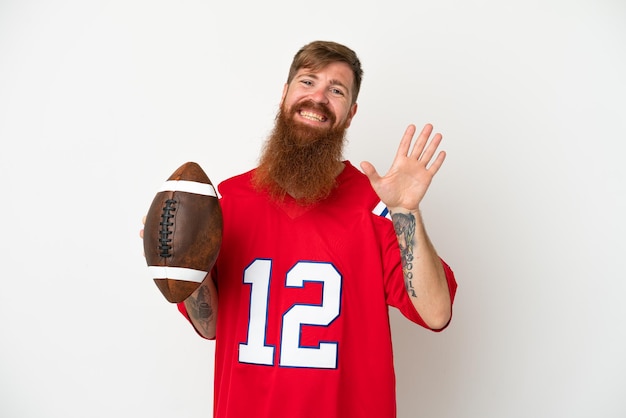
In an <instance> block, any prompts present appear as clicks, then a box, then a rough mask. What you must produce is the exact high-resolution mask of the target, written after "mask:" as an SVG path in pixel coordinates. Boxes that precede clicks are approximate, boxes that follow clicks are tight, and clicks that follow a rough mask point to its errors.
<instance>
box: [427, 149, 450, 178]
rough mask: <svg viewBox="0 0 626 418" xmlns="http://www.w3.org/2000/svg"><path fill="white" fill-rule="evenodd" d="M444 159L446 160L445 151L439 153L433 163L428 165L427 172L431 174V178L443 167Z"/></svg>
mask: <svg viewBox="0 0 626 418" xmlns="http://www.w3.org/2000/svg"><path fill="white" fill-rule="evenodd" d="M445 159H446V152H445V151H440V152H439V154H437V158H435V161H433V163H432V164H431V165H430V167H428V171H430V172H431V175H432V176H434V175H435V174H437V172H438V171H439V169H440V168H441V166H442V165H443V162H444V161H445Z"/></svg>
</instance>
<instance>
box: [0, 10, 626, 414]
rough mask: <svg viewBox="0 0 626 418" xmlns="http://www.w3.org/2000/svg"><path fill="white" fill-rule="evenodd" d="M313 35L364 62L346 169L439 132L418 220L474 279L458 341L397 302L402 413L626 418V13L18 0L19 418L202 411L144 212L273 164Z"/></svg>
mask: <svg viewBox="0 0 626 418" xmlns="http://www.w3.org/2000/svg"><path fill="white" fill-rule="evenodd" d="M315 39H325V40H335V41H339V42H342V43H345V44H347V45H348V46H350V47H352V48H353V49H355V50H356V51H357V52H358V53H359V55H360V58H361V60H362V62H363V66H364V69H365V78H364V81H363V87H362V93H361V96H360V99H359V106H360V107H359V111H358V113H357V116H356V118H355V120H354V123H353V124H352V127H351V128H350V132H349V139H350V143H349V147H348V150H347V152H346V157H348V158H349V159H350V160H352V161H353V162H354V163H355V164H358V163H359V162H360V161H361V160H363V159H367V160H370V161H372V162H373V163H374V164H375V165H376V166H377V167H378V168H379V170H380V171H385V170H386V169H387V168H388V166H389V164H390V163H391V160H392V158H393V155H394V153H395V149H396V144H397V142H398V141H399V139H400V137H401V134H402V132H403V130H404V128H405V127H406V125H407V124H409V123H415V124H417V125H419V126H421V125H423V124H424V123H426V122H432V123H433V124H434V125H435V128H436V129H437V130H439V131H441V132H442V133H443V134H444V143H443V146H442V147H443V148H444V149H445V150H446V151H447V152H448V159H447V160H446V162H445V164H444V166H443V168H442V170H441V171H440V172H439V174H438V175H437V177H436V179H435V181H434V183H433V185H432V187H431V190H430V192H429V194H428V195H427V197H426V201H425V202H424V204H423V213H424V217H425V219H426V222H427V227H428V231H429V234H430V236H431V238H432V240H433V241H434V243H435V245H436V247H437V249H438V251H439V253H440V255H441V256H442V257H444V258H445V259H446V260H447V261H448V262H449V263H450V264H451V265H452V267H453V269H454V271H455V273H456V275H457V279H458V282H459V293H458V298H457V301H456V305H455V312H454V318H453V323H452V324H451V326H450V327H449V329H447V330H446V331H445V332H443V333H441V334H435V333H431V332H428V331H425V330H422V329H421V328H417V327H415V326H413V325H411V324H410V323H409V322H408V321H406V320H405V319H404V318H402V317H401V316H399V315H398V314H397V313H396V312H395V311H393V316H392V320H393V323H392V326H393V332H394V338H395V353H396V364H397V379H398V408H399V417H400V418H409V417H449V418H464V417H472V418H474V417H475V418H479V417H480V418H484V417H498V418H501V417H507V418H510V417H534V418H535V417H616V418H617V417H624V416H626V399H625V396H624V395H625V394H626V393H625V390H626V358H625V356H626V342H625V340H626V326H625V325H624V320H625V319H626V300H625V296H626V295H625V293H626V292H625V291H626V284H625V280H624V279H625V274H624V260H625V259H626V254H625V249H626V248H625V245H624V237H625V236H626V221H625V216H626V215H625V214H626V203H625V191H626V190H625V189H626V166H625V164H624V163H623V159H624V158H623V157H624V148H625V147H624V142H625V141H626V100H625V97H626V81H625V80H626V3H624V2H623V1H621V0H542V1H536V0H525V1H508V2H507V1H497V0H483V1H479V0H468V1H458V2H453V1H450V0H440V1H423V0H415V1H398V2H395V1H385V2H380V1H370V0H358V1H356V0H347V1H336V0H332V1H327V0H319V1H316V2H312V3H302V2H293V1H286V0H285V1H277V0H268V1H248V2H241V1H220V2H217V1H213V2H211V1H192V0H178V1H164V0H160V1H155V0H145V1H139V0H115V1H104V0H91V1H84V0H74V1H72V0H57V1H43V0H42V1H28V0H19V1H18V0H2V1H0V141H2V142H1V143H2V147H1V149H0V178H1V179H2V184H3V193H2V195H3V199H2V202H1V209H0V214H1V217H2V234H1V237H2V238H1V239H0V255H1V257H2V261H3V266H4V267H3V269H2V278H1V283H2V288H1V290H0V415H1V416H2V417H10V418H21V417H66V418H73V417H77V418H78V417H81V418H82V417H94V418H96V417H113V416H115V417H153V418H156V417H170V416H181V417H183V416H184V417H190V418H191V417H208V416H210V414H211V408H212V406H211V405H212V372H213V366H212V355H213V343H212V342H206V341H203V340H201V339H200V338H198V337H197V336H196V335H195V333H194V332H193V331H192V330H191V328H190V327H189V326H188V324H187V323H186V322H185V321H184V320H182V319H181V317H180V316H179V314H178V313H177V312H176V310H175V308H174V307H173V306H170V305H169V304H168V303H167V302H166V301H165V299H164V298H163V297H162V296H161V295H160V293H159V292H158V290H157V288H156V286H155V285H154V284H153V282H152V281H151V280H150V279H149V278H148V276H147V272H146V268H145V263H144V259H143V257H142V245H141V240H140V239H139V238H138V230H139V229H140V227H141V217H142V215H143V214H144V213H145V212H146V210H147V208H148V206H149V204H150V202H151V200H152V197H153V196H154V193H155V190H156V188H157V187H158V186H160V185H161V183H162V182H163V181H164V180H165V179H166V178H167V177H168V176H169V175H170V174H171V172H172V171H173V170H174V169H175V168H177V167H178V166H179V165H180V164H182V163H183V162H185V161H189V160H193V161H197V162H198V163H200V164H201V165H202V166H203V167H204V168H205V170H206V171H207V173H208V174H209V176H210V177H211V179H212V180H213V181H214V182H219V181H221V180H223V179H225V178H227V177H229V176H230V175H233V174H237V173H239V172H241V171H244V170H247V169H249V168H251V167H252V166H254V165H255V164H256V161H257V156H258V153H259V149H260V146H261V143H262V141H263V140H264V138H265V137H266V135H267V133H268V132H269V130H270V129H271V127H272V124H273V118H274V115H275V112H276V109H277V106H278V102H279V99H280V93H281V89H282V86H283V83H284V81H285V79H286V76H287V69H288V66H289V63H290V62H291V58H292V56H293V54H294V53H295V52H296V50H297V49H298V48H300V47H301V46H302V45H303V44H305V43H307V42H309V41H312V40H315ZM250 215H251V216H254V211H253V208H251V211H250ZM364 326H365V324H364ZM372 384H374V385H375V384H376V382H372ZM250 390H254V389H253V388H251V389H250Z"/></svg>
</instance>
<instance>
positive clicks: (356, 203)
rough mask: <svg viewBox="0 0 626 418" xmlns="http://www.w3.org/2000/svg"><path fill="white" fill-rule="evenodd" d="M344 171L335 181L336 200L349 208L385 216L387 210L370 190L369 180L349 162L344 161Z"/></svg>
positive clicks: (372, 190) (371, 189)
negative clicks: (348, 205)
mask: <svg viewBox="0 0 626 418" xmlns="http://www.w3.org/2000/svg"><path fill="white" fill-rule="evenodd" d="M344 163H345V169H344V170H343V172H342V173H341V174H340V176H339V178H338V179H337V182H338V187H337V190H336V192H337V194H338V196H337V198H338V199H339V200H340V201H344V202H345V203H349V204H350V206H353V207H358V208H360V209H362V210H366V211H368V212H372V213H374V214H376V215H382V216H386V215H387V212H388V211H387V208H386V207H385V205H384V204H383V203H382V202H381V200H380V198H379V197H378V195H377V194H376V192H375V191H374V189H373V188H372V185H371V184H370V181H369V179H368V178H367V176H366V175H365V174H363V173H362V172H361V171H359V170H358V169H357V168H356V167H355V166H354V165H352V164H351V163H350V162H349V161H345V162H344Z"/></svg>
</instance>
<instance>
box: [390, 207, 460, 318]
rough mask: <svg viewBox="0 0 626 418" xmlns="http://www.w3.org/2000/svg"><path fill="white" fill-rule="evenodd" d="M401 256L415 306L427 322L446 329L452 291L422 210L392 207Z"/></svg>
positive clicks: (407, 284) (409, 292) (409, 291)
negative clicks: (425, 223) (427, 231)
mask: <svg viewBox="0 0 626 418" xmlns="http://www.w3.org/2000/svg"><path fill="white" fill-rule="evenodd" d="M391 219H392V220H393V224H394V228H395V231H396V236H397V238H398V244H399V245H400V252H401V257H402V270H403V273H404V284H405V286H406V289H407V292H408V294H409V296H410V298H411V301H412V302H413V305H414V306H415V308H416V309H417V311H418V312H419V314H420V315H421V317H422V319H424V321H425V322H426V324H427V325H428V326H429V327H431V328H433V329H439V328H443V327H444V326H445V325H446V324H447V323H448V321H449V320H450V311H451V306H450V305H451V302H450V292H449V290H448V284H447V281H446V276H445V272H444V270H443V266H442V264H441V260H440V259H439V256H438V255H437V252H436V251H435V248H434V247H433V245H432V243H431V241H430V239H429V238H428V235H427V234H426V229H425V228H424V224H423V222H422V218H421V215H420V213H419V212H416V211H406V210H402V209H396V210H392V212H391Z"/></svg>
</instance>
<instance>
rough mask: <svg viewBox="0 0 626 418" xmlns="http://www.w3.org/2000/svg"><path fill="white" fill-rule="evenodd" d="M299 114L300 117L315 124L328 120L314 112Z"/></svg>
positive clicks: (301, 112)
mask: <svg viewBox="0 0 626 418" xmlns="http://www.w3.org/2000/svg"><path fill="white" fill-rule="evenodd" d="M299 113H300V116H302V117H303V118H305V119H308V120H312V121H315V122H326V121H327V120H328V118H327V117H326V116H324V115H320V114H319V113H315V112H310V111H306V110H301V111H300V112H299Z"/></svg>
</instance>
